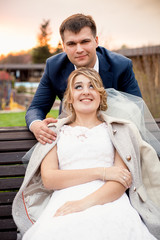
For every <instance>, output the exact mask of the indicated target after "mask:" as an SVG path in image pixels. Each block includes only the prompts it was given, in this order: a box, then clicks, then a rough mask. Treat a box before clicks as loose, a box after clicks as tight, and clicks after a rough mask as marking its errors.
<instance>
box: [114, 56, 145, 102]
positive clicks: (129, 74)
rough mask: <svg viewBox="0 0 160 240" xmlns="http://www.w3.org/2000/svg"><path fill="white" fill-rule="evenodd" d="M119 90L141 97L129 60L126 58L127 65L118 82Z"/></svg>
mask: <svg viewBox="0 0 160 240" xmlns="http://www.w3.org/2000/svg"><path fill="white" fill-rule="evenodd" d="M119 90H120V91H122V92H127V93H130V94H132V95H135V96H139V97H142V94H141V91H140V88H139V86H138V82H137V80H136V78H135V75H134V72H133V67H132V61H131V60H128V66H127V68H126V70H125V71H124V72H123V74H122V76H121V81H120V82H119Z"/></svg>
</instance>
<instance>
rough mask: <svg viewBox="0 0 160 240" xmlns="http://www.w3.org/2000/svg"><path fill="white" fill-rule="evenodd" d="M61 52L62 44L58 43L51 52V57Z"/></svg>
mask: <svg viewBox="0 0 160 240" xmlns="http://www.w3.org/2000/svg"><path fill="white" fill-rule="evenodd" d="M61 52H63V48H62V44H61V42H60V41H59V42H58V45H57V47H56V48H55V49H54V51H53V55H56V54H58V53H61Z"/></svg>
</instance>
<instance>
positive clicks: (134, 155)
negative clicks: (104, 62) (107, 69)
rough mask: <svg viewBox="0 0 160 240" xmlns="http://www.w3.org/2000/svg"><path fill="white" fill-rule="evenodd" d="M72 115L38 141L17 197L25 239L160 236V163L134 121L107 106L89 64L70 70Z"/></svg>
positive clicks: (67, 94)
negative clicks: (51, 137) (48, 139)
mask: <svg viewBox="0 0 160 240" xmlns="http://www.w3.org/2000/svg"><path fill="white" fill-rule="evenodd" d="M64 107H65V109H66V111H67V114H68V117H66V118H62V119H59V120H58V122H57V123H55V124H54V126H52V127H51V128H52V129H53V130H54V131H56V132H57V140H56V141H55V142H53V143H52V144H46V145H42V144H40V143H38V144H37V145H36V147H35V148H34V151H33V153H32V155H31V158H30V161H29V164H28V167H27V170H26V174H25V179H24V182H23V184H22V186H21V188H20V190H19V192H18V193H17V195H16V197H15V199H14V202H13V217H14V220H15V222H16V224H17V226H18V228H19V230H20V232H21V234H22V235H23V240H27V239H28V240H36V239H37V240H41V239H43V240H44V239H47V240H54V239H55V240H61V239H63V240H64V239H68V240H72V239H74V240H75V239H76V240H88V239H91V240H109V239H110V240H115V239H123V240H132V239H133V240H136V239H137V240H140V239H144V240H147V239H148V240H149V239H160V174H159V173H160V163H159V160H158V157H157V154H156V152H155V150H154V149H153V148H152V147H151V146H150V145H149V144H148V143H146V142H145V141H143V140H142V138H141V136H140V134H139V131H138V129H137V127H136V126H135V125H134V124H133V123H131V122H130V121H127V120H123V119H119V118H113V117H111V116H109V115H106V114H105V111H106V110H107V95H106V91H105V89H104V88H103V84H102V81H101V78H100V76H99V74H98V73H97V72H96V71H95V70H93V69H90V68H79V69H77V70H75V71H73V72H72V73H71V75H70V76H69V79H68V86H67V90H66V92H65V96H64Z"/></svg>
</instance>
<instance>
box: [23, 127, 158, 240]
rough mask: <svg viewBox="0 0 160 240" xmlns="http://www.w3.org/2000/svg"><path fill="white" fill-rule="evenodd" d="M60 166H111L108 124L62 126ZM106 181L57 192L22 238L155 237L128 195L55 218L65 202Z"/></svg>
mask: <svg viewBox="0 0 160 240" xmlns="http://www.w3.org/2000/svg"><path fill="white" fill-rule="evenodd" d="M57 152H58V158H59V167H60V169H82V168H93V167H110V166H112V165H113V161H114V148H113V145H112V143H111V141H110V138H109V135H108V128H107V125H106V123H102V124H100V125H98V126H96V127H93V128H92V129H88V128H86V127H80V126H76V127H71V126H67V125H65V126H63V127H62V128H61V131H60V139H59V141H58V143H57ZM103 184H104V182H103V181H100V180H96V181H92V182H89V183H86V184H81V185H78V186H74V187H69V188H66V189H63V190H58V191H55V192H54V193H53V195H52V197H51V199H50V202H49V204H48V205H47V207H46V209H45V210H44V212H43V213H42V215H41V216H40V218H39V219H38V220H37V222H36V223H35V224H34V225H33V226H32V227H31V228H30V229H29V230H28V231H27V232H26V233H25V235H24V237H23V240H121V239H123V240H149V239H150V240H151V239H155V238H154V237H153V235H151V234H150V233H149V231H148V229H147V228H146V226H145V225H144V224H143V223H142V221H141V218H140V217H139V215H138V213H137V212H136V210H135V209H134V208H133V207H132V206H131V204H130V201H129V199H128V196H127V195H126V194H123V195H122V197H120V198H119V199H118V200H116V201H114V202H111V203H107V204H104V205H96V206H93V207H90V208H88V209H87V210H85V211H81V212H76V213H72V214H68V215H65V216H59V217H54V214H55V212H56V210H57V209H58V208H59V207H61V206H62V205H63V204H64V203H65V202H67V201H72V200H78V199H81V198H84V197H85V196H87V195H89V194H91V193H92V192H94V191H96V190H97V189H98V188H100V187H101V186H102V185H103Z"/></svg>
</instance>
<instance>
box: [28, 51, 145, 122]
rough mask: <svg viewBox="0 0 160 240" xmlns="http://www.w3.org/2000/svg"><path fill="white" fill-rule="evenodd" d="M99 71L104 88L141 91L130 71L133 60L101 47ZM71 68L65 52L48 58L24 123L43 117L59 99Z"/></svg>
mask: <svg viewBox="0 0 160 240" xmlns="http://www.w3.org/2000/svg"><path fill="white" fill-rule="evenodd" d="M97 56H98V59H99V74H100V76H101V78H102V80H103V84H104V87H105V88H115V89H116V90H119V91H123V92H127V93H130V94H133V95H137V96H141V92H140V89H139V86H138V83H137V80H136V79H135V76H134V73H133V70H132V61H131V60H130V59H128V58H126V57H124V56H122V55H120V54H117V53H114V52H111V51H109V50H107V49H105V48H103V47H98V48H97ZM73 70H74V65H73V64H72V63H71V62H70V61H69V59H68V57H67V55H66V53H64V52H63V53H60V54H57V55H55V56H52V57H50V58H49V59H47V62H46V68H45V71H44V74H43V76H42V79H41V81H40V84H39V86H38V89H37V91H36V93H35V96H34V98H33V101H32V103H31V105H30V107H29V109H28V110H27V114H26V123H27V125H28V126H29V125H30V123H31V122H32V121H34V120H36V119H40V120H42V119H44V118H45V117H46V114H47V113H48V112H49V111H50V109H51V107H52V105H53V103H54V101H55V98H56V96H58V97H59V98H60V99H61V100H62V98H63V94H64V91H65V89H66V86H67V78H68V76H69V74H70V73H71V72H72V71H73Z"/></svg>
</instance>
